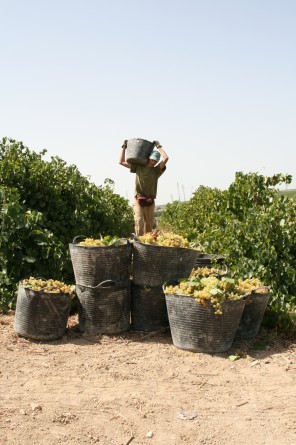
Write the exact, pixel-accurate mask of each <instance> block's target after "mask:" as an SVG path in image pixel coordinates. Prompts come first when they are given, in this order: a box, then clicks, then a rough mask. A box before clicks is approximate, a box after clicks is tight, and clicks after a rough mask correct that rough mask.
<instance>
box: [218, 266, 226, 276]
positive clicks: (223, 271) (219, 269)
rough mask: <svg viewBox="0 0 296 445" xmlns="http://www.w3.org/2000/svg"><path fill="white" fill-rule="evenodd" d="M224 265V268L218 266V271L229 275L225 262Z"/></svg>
mask: <svg viewBox="0 0 296 445" xmlns="http://www.w3.org/2000/svg"><path fill="white" fill-rule="evenodd" d="M223 266H224V270H223V269H221V268H220V267H218V273H219V275H221V274H223V275H227V274H228V267H227V266H226V264H223Z"/></svg>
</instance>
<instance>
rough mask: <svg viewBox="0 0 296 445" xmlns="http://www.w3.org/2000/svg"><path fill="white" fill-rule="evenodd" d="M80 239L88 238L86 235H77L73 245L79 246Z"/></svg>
mask: <svg viewBox="0 0 296 445" xmlns="http://www.w3.org/2000/svg"><path fill="white" fill-rule="evenodd" d="M78 238H84V239H85V238H87V236H86V235H77V236H75V238H73V241H72V243H74V244H77V241H76V240H77V239H78Z"/></svg>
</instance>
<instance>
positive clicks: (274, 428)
mask: <svg viewBox="0 0 296 445" xmlns="http://www.w3.org/2000/svg"><path fill="white" fill-rule="evenodd" d="M13 322H14V314H10V315H2V316H0V360H1V367H0V443H1V445H2V444H5V445H6V444H17V445H22V444H30V445H32V444H38V445H39V444H44V445H45V444H46V445H51V444H52V445H56V444H75V445H77V444H95V443H98V444H100V445H129V444H131V445H148V444H149V445H181V444H184V445H185V444H186V445H196V444H207V445H216V444H217V445H218V444H219V445H220V444H227V445H234V444H236V445H238V444H246V443H250V444H260V445H261V444H266V445H273V444H276V445H288V444H289V445H292V444H296V414H295V412H296V410H295V408H296V386H295V380H296V347H295V343H293V342H291V341H287V340H283V339H279V338H276V337H272V336H270V335H269V336H268V337H266V336H265V338H264V339H263V340H264V342H265V343H267V348H266V349H265V350H255V349H253V348H254V345H255V346H256V343H255V342H258V338H257V339H255V340H252V341H251V340H249V341H246V340H244V341H243V340H239V341H236V342H235V343H234V344H233V347H232V349H231V350H230V351H227V352H226V353H223V354H215V355H211V354H202V353H192V352H188V351H184V350H181V349H178V348H176V347H175V346H174V345H173V344H172V340H171V336H170V333H169V332H162V333H156V334H155V333H154V334H153V335H151V334H144V333H141V332H133V331H130V332H127V333H125V334H122V335H120V336H102V337H89V336H87V335H82V334H80V333H79V332H78V324H77V318H76V317H75V316H72V317H70V319H69V326H68V330H67V333H66V334H65V335H64V336H63V338H62V339H60V340H57V341H51V342H37V341H32V340H28V339H25V338H21V337H18V336H17V335H16V334H15V332H14V328H13ZM261 340H262V339H261ZM257 345H258V343H257ZM238 353H239V354H240V355H241V356H242V358H240V359H238V360H235V361H231V360H230V359H229V356H230V355H235V354H238Z"/></svg>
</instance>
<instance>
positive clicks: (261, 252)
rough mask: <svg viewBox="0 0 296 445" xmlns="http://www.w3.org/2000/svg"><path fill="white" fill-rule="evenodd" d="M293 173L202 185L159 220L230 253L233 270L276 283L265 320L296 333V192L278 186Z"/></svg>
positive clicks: (242, 176) (205, 246)
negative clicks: (215, 186) (219, 187)
mask: <svg viewBox="0 0 296 445" xmlns="http://www.w3.org/2000/svg"><path fill="white" fill-rule="evenodd" d="M291 180H292V178H291V176H289V175H288V176H284V175H281V174H279V175H274V176H272V177H267V178H265V177H264V176H261V175H258V174H256V173H250V174H243V173H241V172H238V173H237V174H236V177H235V181H234V183H232V184H231V185H230V187H229V189H228V190H226V191H220V190H217V189H209V188H206V187H200V188H199V189H198V190H197V191H196V192H195V193H194V196H193V197H192V199H191V200H190V201H188V202H183V203H177V202H174V203H172V204H169V205H168V206H167V208H166V210H165V211H164V212H163V213H162V216H161V218H160V222H159V225H160V226H161V227H162V228H168V229H169V230H171V231H174V232H175V233H180V234H182V235H183V236H186V237H188V238H189V239H190V240H192V241H196V242H197V243H199V244H200V245H201V246H202V248H203V250H204V251H205V252H207V253H214V254H222V255H225V256H226V258H227V266H228V269H229V270H230V271H231V274H232V275H233V276H236V277H241V278H251V277H257V278H259V279H260V280H261V281H262V282H263V283H264V284H265V285H268V286H269V287H270V288H271V289H272V297H271V301H270V305H269V309H268V311H267V313H266V316H265V323H266V325H269V326H270V327H271V326H278V327H279V328H280V329H281V330H282V331H285V332H287V333H289V335H291V333H295V306H296V261H295V258H296V224H295V215H296V197H295V195H294V196H293V197H289V196H286V195H283V194H279V193H278V191H277V189H275V186H277V185H278V184H280V183H282V182H285V183H290V182H291Z"/></svg>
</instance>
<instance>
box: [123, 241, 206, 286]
mask: <svg viewBox="0 0 296 445" xmlns="http://www.w3.org/2000/svg"><path fill="white" fill-rule="evenodd" d="M199 255H200V252H199V251H198V250H195V249H187V248H183V247H166V246H156V245H151V244H144V243H141V242H140V241H134V248H133V272H132V275H133V282H134V283H135V284H138V285H141V286H146V285H147V286H151V287H153V286H160V285H162V284H163V283H164V282H166V281H167V282H170V283H173V282H175V281H177V280H178V279H179V278H188V276H189V275H190V272H191V271H192V269H193V267H194V264H195V262H196V259H197V258H198V256H199Z"/></svg>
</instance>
